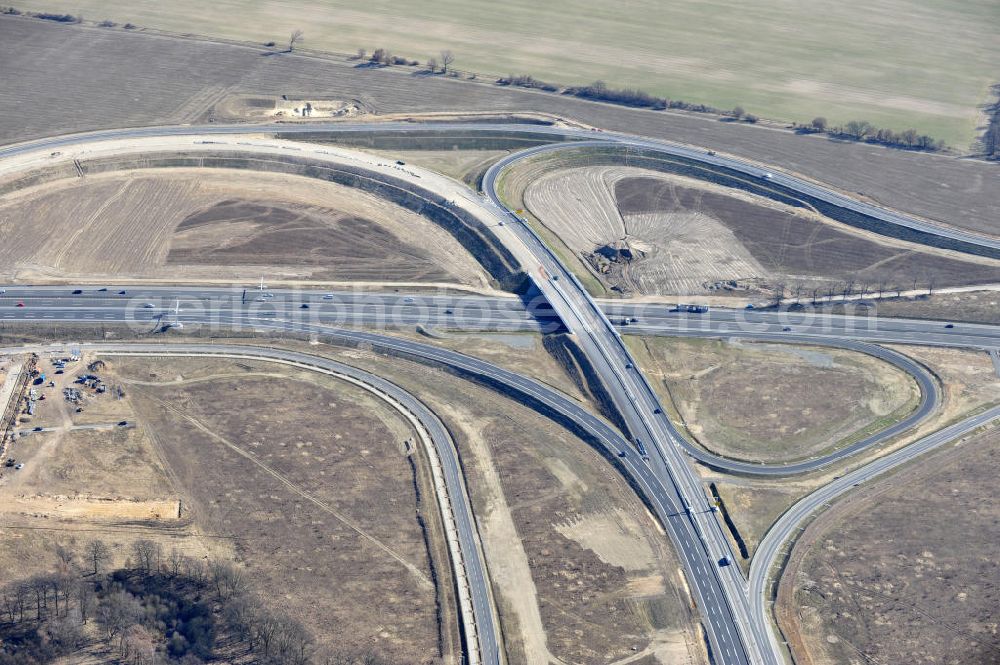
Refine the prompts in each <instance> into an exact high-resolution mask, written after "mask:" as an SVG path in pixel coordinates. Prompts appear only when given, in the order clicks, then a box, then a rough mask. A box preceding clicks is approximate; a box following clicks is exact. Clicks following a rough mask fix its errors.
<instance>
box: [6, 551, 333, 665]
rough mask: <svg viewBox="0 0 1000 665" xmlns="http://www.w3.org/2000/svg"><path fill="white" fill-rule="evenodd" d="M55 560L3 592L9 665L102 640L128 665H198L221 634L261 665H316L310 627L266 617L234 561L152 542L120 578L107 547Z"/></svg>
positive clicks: (276, 615)
mask: <svg viewBox="0 0 1000 665" xmlns="http://www.w3.org/2000/svg"><path fill="white" fill-rule="evenodd" d="M55 553H56V557H57V563H56V566H55V570H53V571H51V572H48V573H43V574H38V575H35V576H33V577H31V578H28V579H25V580H21V581H19V582H15V583H12V584H8V585H7V586H6V587H4V588H3V589H2V590H0V663H4V664H6V663H20V662H23V663H32V662H42V661H47V660H51V659H54V658H58V657H60V656H63V655H66V654H69V653H72V652H73V651H75V650H77V649H79V648H80V647H81V646H83V645H84V644H85V643H87V642H88V640H89V641H93V639H95V637H94V636H98V637H97V639H99V640H100V641H101V642H103V644H104V646H105V648H106V649H107V650H108V651H109V652H111V653H113V654H114V657H115V658H116V659H117V660H119V661H120V662H124V663H129V664H131V665H153V663H157V662H178V661H183V662H184V664H185V665H193V664H194V663H197V662H200V661H201V660H203V659H205V658H210V657H212V655H213V645H214V642H215V636H216V634H219V633H221V634H225V635H227V636H228V637H229V640H228V643H227V648H233V646H232V645H233V644H235V645H237V646H238V645H242V646H243V648H244V651H245V653H247V654H248V655H250V656H252V658H253V659H254V660H256V661H258V662H261V663H282V664H287V665H306V664H307V663H310V662H312V661H313V659H314V656H315V654H314V642H313V639H312V637H311V636H310V634H309V632H308V631H307V630H306V629H305V628H304V627H303V626H302V624H301V623H299V622H298V621H296V620H295V619H292V618H291V617H289V616H286V615H285V614H283V613H280V612H275V611H273V610H271V609H269V608H267V607H266V606H265V605H264V604H263V603H262V602H261V600H260V598H259V597H258V596H257V595H255V594H254V593H253V592H252V590H251V585H250V579H249V576H248V574H247V572H246V570H245V569H244V568H241V567H239V566H235V565H233V564H231V563H229V562H227V561H220V560H212V561H207V562H206V561H204V560H202V559H196V558H192V557H188V556H185V555H184V554H182V553H180V552H179V551H177V550H176V549H171V550H170V551H169V552H165V551H164V549H163V547H162V546H161V545H160V544H159V543H157V542H155V541H152V540H148V539H139V540H136V541H134V542H133V543H132V544H131V546H130V547H129V549H128V561H127V563H126V566H125V567H124V568H119V569H115V570H109V569H108V564H109V563H110V561H111V559H112V553H113V549H112V547H110V546H109V545H107V544H106V543H105V542H104V541H102V540H94V541H92V542H89V543H88V544H87V545H86V546H85V547H84V548H83V549H82V551H81V552H80V553H79V554H77V553H76V552H74V551H72V550H69V549H68V548H64V547H57V548H56V552H55ZM88 624H94V626H95V627H94V628H91V629H88V628H87V626H88Z"/></svg>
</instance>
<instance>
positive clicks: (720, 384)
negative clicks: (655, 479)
mask: <svg viewBox="0 0 1000 665" xmlns="http://www.w3.org/2000/svg"><path fill="white" fill-rule="evenodd" d="M628 342H629V346H630V348H632V349H633V351H635V352H636V353H637V358H636V359H637V361H638V363H639V365H640V366H641V367H642V368H643V370H644V371H645V372H646V373H647V376H649V377H650V379H651V381H652V383H653V385H654V386H655V387H656V389H657V390H658V391H659V393H660V395H661V397H662V398H663V400H664V402H665V405H669V406H670V407H672V409H673V410H674V414H675V418H679V420H680V423H681V425H682V426H683V427H684V428H686V430H687V431H688V432H689V433H690V434H691V436H692V437H693V438H694V440H695V441H696V442H698V443H699V444H701V445H702V446H704V447H705V448H707V449H709V450H712V451H714V452H717V453H719V454H722V455H726V456H729V457H736V458H740V459H748V460H753V461H762V462H782V461H790V460H795V459H802V458H806V457H810V456H812V455H818V454H820V453H822V452H824V451H828V450H830V449H832V448H835V447H836V446H837V445H838V444H840V443H841V442H843V441H845V440H847V439H849V438H850V437H851V435H852V434H854V433H856V432H859V431H862V430H867V429H869V428H872V427H875V426H885V425H887V424H890V423H891V422H894V421H896V420H898V419H900V418H903V417H905V415H906V414H908V413H909V412H910V411H911V410H912V409H913V408H915V407H916V404H917V401H918V398H919V394H918V391H917V387H916V384H915V383H914V382H913V380H912V379H911V378H910V377H909V376H908V375H906V374H905V373H904V372H902V371H901V370H899V369H897V368H895V367H892V366H891V365H889V364H887V363H885V362H883V361H881V360H877V359H875V358H871V357H869V356H866V355H864V354H860V353H855V352H851V351H845V350H842V349H830V348H822V347H806V346H791V345H785V344H757V343H746V342H742V343H737V342H728V341H720V340H702V339H678V338H666V337H653V338H641V339H635V340H633V339H629V340H628ZM748 376H752V377H754V381H753V382H752V384H750V385H748V384H747V382H746V377H748Z"/></svg>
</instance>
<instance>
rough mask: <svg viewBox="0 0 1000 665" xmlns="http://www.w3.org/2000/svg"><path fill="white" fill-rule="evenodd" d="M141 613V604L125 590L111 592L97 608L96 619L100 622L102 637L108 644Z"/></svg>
mask: <svg viewBox="0 0 1000 665" xmlns="http://www.w3.org/2000/svg"><path fill="white" fill-rule="evenodd" d="M141 614H142V605H141V604H140V603H139V601H138V600H136V598H135V597H134V596H133V595H132V594H130V593H128V592H127V591H122V590H118V591H115V592H113V593H111V594H110V595H109V596H108V597H107V599H105V601H104V602H103V603H101V605H100V607H99V608H98V610H97V621H98V623H100V624H101V628H102V630H103V631H104V637H105V639H106V640H107V642H108V643H109V644H110V643H111V642H112V641H113V640H114V639H115V638H116V637H119V636H121V635H122V634H123V633H124V632H125V629H126V628H128V627H129V626H131V625H133V624H134V623H135V622H136V621H137V620H138V617H139V616H140V615H141Z"/></svg>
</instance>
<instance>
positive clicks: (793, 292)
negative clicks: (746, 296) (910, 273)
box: [772, 279, 934, 307]
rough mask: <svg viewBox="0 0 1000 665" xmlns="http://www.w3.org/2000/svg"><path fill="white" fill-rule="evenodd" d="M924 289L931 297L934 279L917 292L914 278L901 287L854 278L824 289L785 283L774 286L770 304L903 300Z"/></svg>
mask: <svg viewBox="0 0 1000 665" xmlns="http://www.w3.org/2000/svg"><path fill="white" fill-rule="evenodd" d="M925 290H926V295H929V296H930V295H934V281H933V280H931V281H929V282H927V283H926V286H921V287H920V288H919V289H918V280H916V279H914V280H913V283H912V284H910V285H907V286H900V285H898V284H897V285H893V286H890V285H889V284H888V283H887V282H886V281H884V280H880V281H878V282H860V281H856V280H853V279H849V280H847V281H845V282H841V283H839V284H836V283H833V282H831V283H829V284H827V285H826V286H814V287H812V288H809V287H807V286H805V285H803V284H792V285H791V286H789V285H787V284H778V285H776V286H775V287H774V295H773V296H772V304H773V305H774V306H776V307H780V306H781V305H782V303H785V302H787V301H792V302H795V303H802V302H803V301H805V300H808V301H809V303H810V304H813V305H815V304H818V303H822V302H831V301H835V300H856V299H861V300H865V299H873V300H882V299H883V298H899V297H902V295H903V293H904V291H906V292H908V293H909V294H910V295H924V294H921V293H920V291H925Z"/></svg>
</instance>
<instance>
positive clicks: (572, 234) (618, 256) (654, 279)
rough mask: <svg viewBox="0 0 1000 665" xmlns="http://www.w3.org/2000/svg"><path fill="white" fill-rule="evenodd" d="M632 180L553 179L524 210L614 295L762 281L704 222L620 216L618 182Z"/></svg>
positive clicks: (702, 218)
mask: <svg viewBox="0 0 1000 665" xmlns="http://www.w3.org/2000/svg"><path fill="white" fill-rule="evenodd" d="M639 173H642V171H641V170H638V169H630V168H628V167H593V168H574V169H567V170H564V171H556V172H554V173H550V174H548V175H545V176H543V177H541V178H540V179H538V180H536V181H535V182H533V183H531V185H530V186H528V188H527V190H526V191H525V193H524V202H525V205H526V207H527V209H528V210H530V211H531V213H532V214H533V215H534V216H535V217H537V218H538V219H540V220H541V221H542V223H543V224H545V226H546V227H547V228H548V229H549V230H550V231H552V233H554V234H555V235H557V236H559V238H560V239H561V240H562V241H563V242H564V243H565V244H566V245H567V246H568V247H569V248H570V250H572V251H573V252H574V253H575V254H577V255H579V256H581V257H582V258H583V259H584V261H585V262H586V263H587V264H588V265H589V266H590V268H591V270H592V271H593V272H595V273H596V274H598V275H599V276H600V277H599V278H600V279H602V280H604V281H606V282H607V283H608V286H609V288H610V289H611V290H613V291H616V292H619V293H623V294H626V295H627V294H631V293H639V294H663V293H691V292H697V291H702V290H704V289H705V288H706V286H707V285H708V284H712V283H715V282H720V281H729V280H740V281H750V282H754V281H756V280H759V279H761V278H762V277H764V275H765V272H764V269H763V268H762V267H761V266H760V265H759V264H758V262H757V261H756V260H755V259H754V258H753V257H752V256H751V255H750V253H749V252H747V250H746V249H745V248H744V247H742V246H741V245H740V243H739V242H738V241H737V240H736V238H735V237H734V235H733V234H732V233H731V232H729V231H728V230H727V229H726V228H725V227H724V226H723V225H722V224H720V223H719V222H718V221H717V220H715V219H713V218H712V217H711V216H708V215H705V214H701V213H700V212H698V211H691V213H690V214H675V215H664V214H658V213H659V212H662V211H657V212H653V213H651V214H648V213H641V214H632V213H630V212H629V211H627V210H626V209H625V207H624V206H622V205H620V203H619V202H618V201H617V200H616V197H617V196H618V195H619V194H618V193H619V191H620V187H621V185H620V181H623V180H625V181H626V182H627V181H629V180H631V179H632V177H634V176H635V175H636V174H639ZM567 192H572V195H569V196H567Z"/></svg>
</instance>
